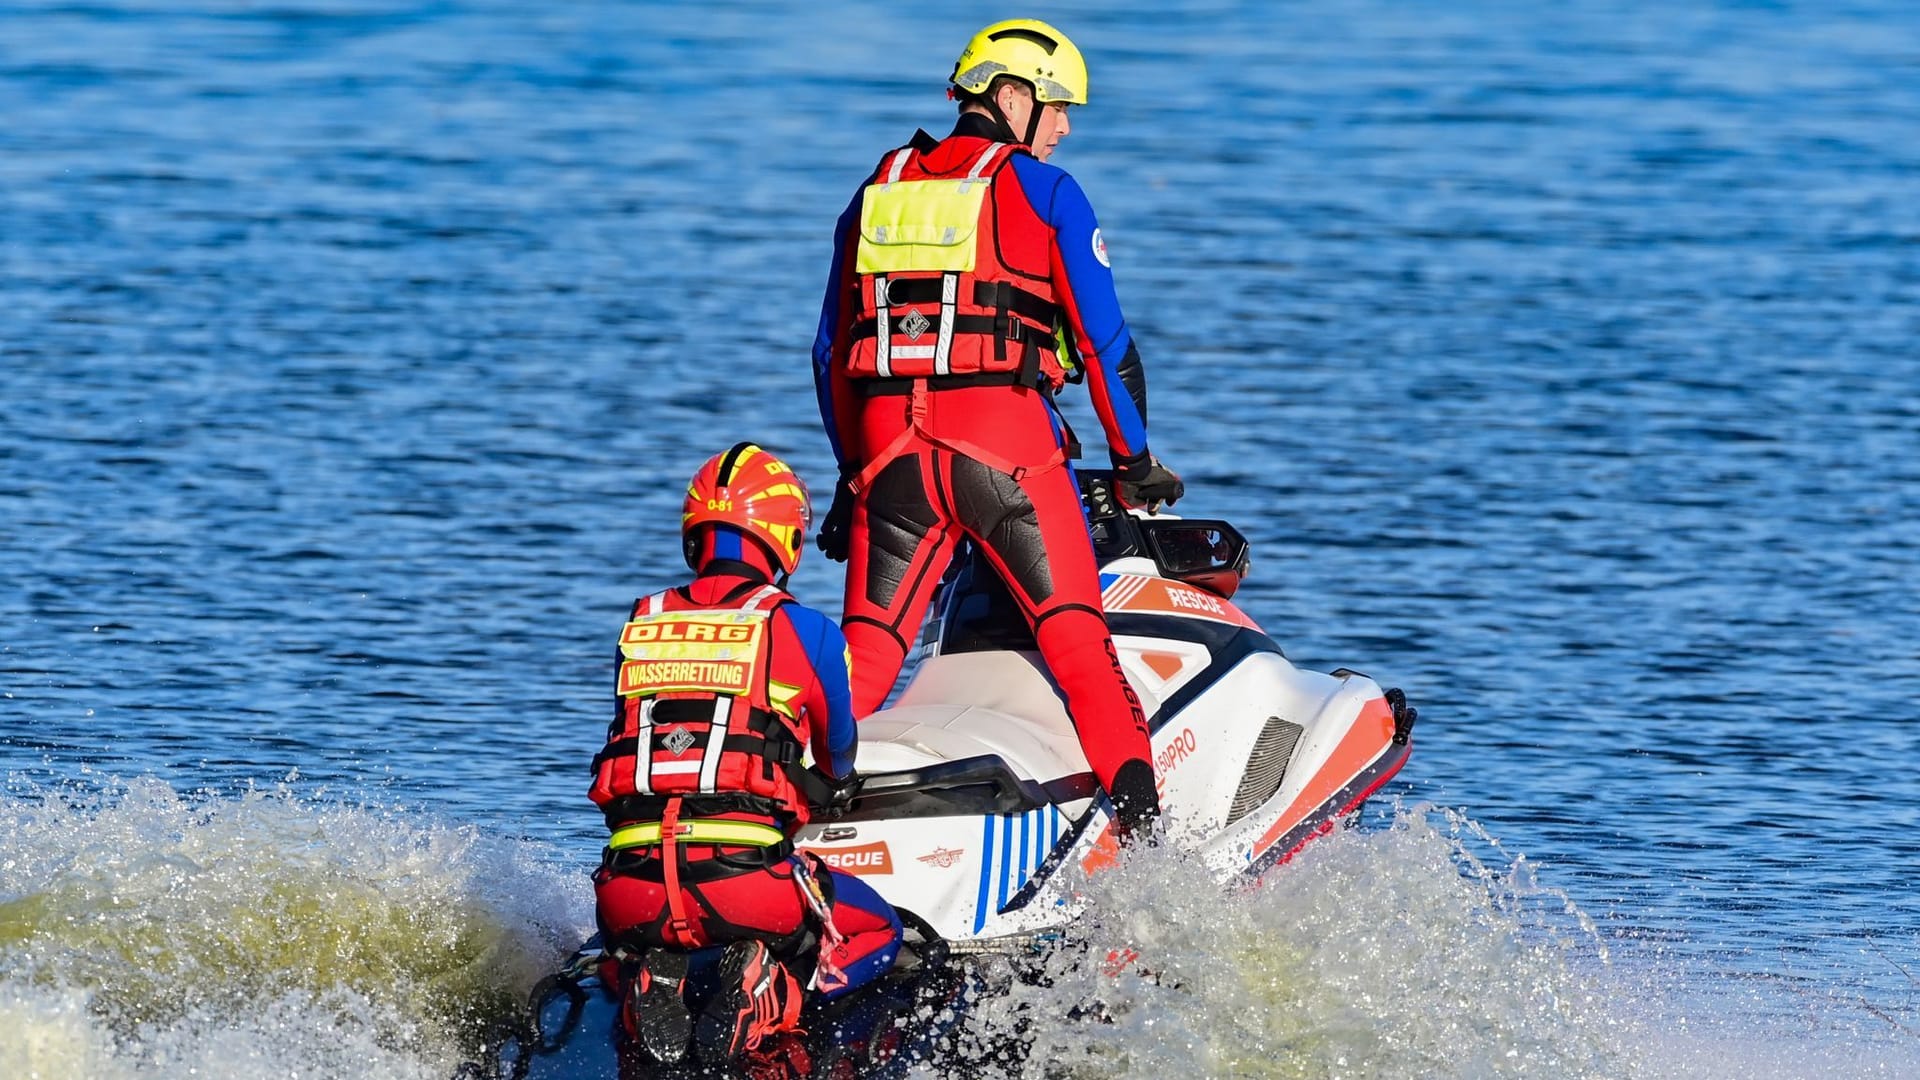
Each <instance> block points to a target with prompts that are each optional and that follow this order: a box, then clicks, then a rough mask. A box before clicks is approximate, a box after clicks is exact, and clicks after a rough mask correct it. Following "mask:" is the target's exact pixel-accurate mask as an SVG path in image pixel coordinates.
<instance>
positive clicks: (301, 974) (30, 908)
mask: <svg viewBox="0 0 1920 1080" xmlns="http://www.w3.org/2000/svg"><path fill="white" fill-rule="evenodd" d="M0 830H3V831H4V834H5V835H7V836H8V837H9V839H8V841H7V846H6V847H5V849H4V851H3V852H0V1035H4V1037H0V1075H4V1076H9V1077H34V1076H45V1077H62V1076H89V1077H121V1076H140V1077H146V1076H197V1077H206V1076H213V1077H222V1076H236V1077H237V1076H259V1075H275V1076H301V1077H304V1076H312V1077H348V1076H381V1077H411V1076H434V1077H444V1076H446V1075H448V1074H449V1072H450V1071H451V1070H452V1069H453V1067H454V1066H455V1064H456V1063H457V1062H459V1061H460V1060H462V1059H464V1058H465V1057H467V1056H469V1053H470V1051H471V1049H472V1048H473V1046H474V1045H475V1044H476V1043H477V1042H478V1041H479V1040H482V1039H484V1038H485V1037H486V1035H487V1033H488V1032H489V1031H490V1030H491V1025H492V1024H493V1023H494V1022H495V1021H496V1020H498V1019H499V1018H500V1017H502V1016H504V1015H505V1013H506V1010H508V1009H510V1008H511V1007H512V1006H513V1003H514V1002H516V1001H517V1000H518V997H519V995H520V994H522V993H524V990H525V988H526V987H527V986H529V985H530V984H531V983H532V982H533V981H534V980H535V979H537V978H538V977H539V975H540V974H541V973H543V972H544V971H546V970H548V969H550V968H551V967H552V966H553V964H554V963H555V962H556V961H557V960H558V958H559V957H560V956H561V955H563V954H564V952H565V950H566V949H567V948H568V947H570V946H571V945H572V944H574V943H575V942H577V940H578V938H579V936H580V935H581V933H582V932H583V929H582V927H583V922H584V921H587V920H585V919H584V918H583V911H584V908H583V905H584V903H585V899H584V890H583V886H582V882H581V881H580V880H579V879H578V875H575V874H569V873H564V872H562V871H559V870H556V869H554V868H552V867H550V866H548V865H546V864H544V863H543V862H542V861H541V860H540V858H539V851H538V849H537V848H535V847H534V846H533V845H530V844H526V843H520V842H514V841H506V840H501V839H498V838H488V837H485V836H483V835H481V834H479V833H478V832H477V831H475V830H473V829H471V828H453V827H448V826H444V825H437V824H422V823H421V822H420V821H418V820H410V819H409V818H408V816H407V815H403V814H399V813H395V812H391V811H381V810H377V809H370V808H366V807H354V806H343V805H330V804H326V803H322V802H318V801H313V800H310V799H303V798H301V797H299V796H296V795H294V794H293V793H291V792H288V791H285V790H279V791H272V792H252V793H248V794H246V795H243V796H240V797H238V798H235V799H215V798H195V797H183V796H181V795H180V794H178V793H176V792H175V791H174V790H173V789H172V788H170V787H169V786H167V785H166V784H165V783H163V782H160V781H157V780H140V781H133V782H129V783H127V784H126V785H125V786H124V788H121V789H118V790H115V791H113V792H110V793H107V794H103V795H93V796H76V795H74V794H72V793H71V792H63V793H48V792H40V791H29V792H26V793H24V794H17V795H16V794H10V795H7V796H0Z"/></svg>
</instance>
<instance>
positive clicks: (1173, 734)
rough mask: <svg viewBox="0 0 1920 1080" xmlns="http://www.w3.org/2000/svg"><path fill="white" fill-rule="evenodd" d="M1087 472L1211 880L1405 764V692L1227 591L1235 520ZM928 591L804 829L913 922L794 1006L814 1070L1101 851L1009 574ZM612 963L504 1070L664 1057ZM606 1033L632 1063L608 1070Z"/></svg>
mask: <svg viewBox="0 0 1920 1080" xmlns="http://www.w3.org/2000/svg"><path fill="white" fill-rule="evenodd" d="M1081 488H1082V493H1083V495H1084V496H1085V500H1086V505H1087V512H1088V523H1089V527H1090V528H1091V530H1092V533H1093V539H1094V547H1095V551H1096V552H1097V554H1098V556H1099V560H1100V565H1101V584H1102V588H1103V593H1102V600H1103V604H1104V606H1105V608H1106V612H1107V622H1108V625H1109V627H1110V628H1111V630H1112V633H1113V641H1114V647H1115V649H1116V651H1117V653H1118V658H1119V662H1120V666H1121V668H1122V669H1123V670H1124V671H1125V672H1126V675H1127V679H1128V681H1129V683H1130V684H1131V685H1132V687H1133V689H1134V691H1135V693H1137V694H1138V695H1139V698H1140V703H1141V706H1142V708H1143V710H1144V711H1145V712H1146V714H1147V716H1148V718H1149V726H1150V728H1151V730H1152V734H1153V753H1154V761H1153V765H1154V771H1155V774H1156V777H1157V778H1158V781H1159V784H1160V792H1161V802H1162V806H1163V808H1164V812H1165V830H1166V832H1165V837H1166V842H1170V843H1174V844H1179V845H1181V846H1183V847H1187V848H1190V849H1191V850H1194V851H1196V852H1198V853H1199V854H1200V855H1201V856H1202V857H1203V859H1204V861H1205V862H1206V864H1207V865H1208V866H1210V867H1211V868H1212V869H1213V871H1214V873H1215V875H1216V877H1217V878H1219V879H1220V880H1221V881H1223V882H1224V881H1229V880H1232V879H1235V878H1243V877H1247V876H1257V875H1259V874H1261V873H1263V872H1265V871H1266V870H1268V869H1270V868H1271V867H1273V866H1274V865H1276V864H1277V863H1280V862H1283V861H1285V860H1286V859H1287V858H1289V857H1291V856H1292V855H1293V853H1294V852H1296V851H1298V850H1299V849H1300V847H1301V846H1302V845H1304V844H1306V843H1307V842H1308V841H1310V840H1312V839H1313V838H1314V837H1316V836H1319V835H1322V834H1324V833H1326V832H1328V831H1330V830H1331V829H1332V827H1333V825H1334V823H1335V822H1336V821H1337V820H1338V819H1339V818H1340V817H1341V816H1342V815H1344V814H1348V813H1351V812H1352V811H1354V810H1356V809H1358V808H1359V807H1360V805H1361V804H1362V803H1364V802H1365V801H1366V799H1367V797H1368V796H1370V795H1372V794H1373V793H1374V792H1375V791H1376V790H1378V789H1379V788H1380V786H1381V785H1382V784H1385V783H1386V782H1387V781H1388V780H1389V779H1391V778H1392V777H1393V775H1394V774H1395V773H1397V772H1398V771H1399V770H1400V767H1401V766H1402V765H1403V764H1405V762H1406V760H1407V756H1408V754H1409V753H1410V752H1411V749H1412V747H1411V741H1410V736H1411V732H1412V728H1413V725H1414V721H1415V715H1416V714H1415V710H1414V709H1413V708H1412V707H1410V706H1409V705H1407V703H1406V699H1405V696H1404V695H1402V694H1401V693H1400V691H1398V690H1383V689H1382V688H1381V687H1380V686H1379V684H1377V683H1376V682H1374V681H1373V680H1372V679H1370V678H1368V677H1367V676H1365V675H1362V674H1360V673H1359V672H1356V671H1349V670H1346V669H1341V670H1338V671H1334V672H1332V673H1321V672H1316V671H1308V670H1304V669H1302V668H1299V667H1296V666H1294V664H1293V663H1291V662H1290V661H1289V660H1288V659H1287V658H1286V656H1285V654H1283V653H1282V652H1281V650H1280V647H1279V645H1277V644H1275V643H1274V641H1273V639H1272V638H1271V637H1269V636H1268V635H1267V634H1266V633H1265V632H1264V631H1262V630H1261V628H1260V627H1259V625H1258V624H1256V623H1255V622H1254V621H1253V620H1252V619H1251V618H1249V617H1248V616H1247V615H1246V614H1245V613H1244V612H1242V611H1241V610H1240V609H1239V608H1238V607H1237V606H1235V605H1234V603H1233V595H1234V592H1235V590H1236V589H1237V588H1238V586H1239V584H1240V582H1241V580H1242V578H1244V577H1245V575H1246V573H1247V569H1248V565H1249V557H1248V546H1247V542H1246V539H1245V538H1244V537H1243V536H1242V535H1241V534H1240V532H1239V531H1238V530H1236V529H1235V528H1234V527H1233V526H1232V525H1230V524H1228V523H1227V522H1225V521H1218V520H1204V519H1183V518H1176V517H1174V516H1172V515H1170V514H1161V515H1157V516H1148V515H1146V514H1143V513H1141V512H1139V511H1131V512H1130V511H1127V510H1125V509H1123V508H1121V507H1120V506H1119V504H1118V503H1117V502H1116V501H1115V499H1114V498H1113V493H1112V487H1111V478H1110V477H1109V476H1108V475H1107V474H1105V473H1097V472H1091V471H1089V472H1083V473H1082V474H1081ZM937 607H938V610H939V617H938V618H937V619H934V620H930V621H929V623H928V626H927V630H926V632H925V634H924V635H923V637H922V641H921V649H920V653H921V660H920V662H919V665H918V667H917V669H916V670H915V672H914V675H913V678H912V681H911V682H910V683H909V684H908V685H907V686H906V688H905V689H904V690H903V691H902V692H901V693H900V695H899V698H898V699H897V700H896V701H895V702H894V703H893V705H892V706H891V707H889V708H886V709H883V710H881V711H879V712H877V713H874V714H873V715H872V716H870V717H868V718H866V719H865V720H863V721H861V724H860V751H859V767H860V770H861V773H862V774H863V776H864V777H865V779H864V781H863V783H862V784H861V786H860V789H859V793H858V794H857V795H856V796H855V798H854V799H853V800H852V802H851V804H850V805H849V806H848V807H847V808H846V809H845V811H844V812H842V813H840V814H838V815H837V816H834V817H832V818H830V819H826V820H819V821H816V823H815V824H813V825H811V826H809V827H808V828H807V829H806V830H805V831H803V832H802V833H801V834H800V836H799V838H798V842H799V844H800V846H801V847H803V848H805V849H806V850H808V851H811V852H813V853H814V854H816V855H818V856H819V857H820V858H821V859H822V860H824V861H826V862H827V863H828V864H829V865H832V866H834V867H836V868H838V869H840V870H842V871H844V872H846V873H850V874H856V875H859V876H861V877H863V878H864V879H866V881H867V882H868V883H869V884H871V885H872V886H873V887H874V888H875V889H876V890H877V891H879V892H880V894H881V895H882V896H884V897H885V898H886V899H887V900H888V901H889V902H890V903H892V904H893V905H894V906H895V907H896V908H897V909H899V910H900V912H901V916H902V920H903V922H904V923H905V924H906V925H907V926H908V928H909V931H908V939H907V942H906V945H905V947H904V948H903V949H902V952H901V956H902V960H901V962H900V964H899V966H898V968H897V969H896V971H895V972H894V973H893V974H891V975H889V976H887V977H885V978H883V979H881V980H878V982H877V983H875V984H874V985H873V986H872V987H871V988H866V989H862V990H861V991H859V992H857V993H854V994H851V995H848V996H847V997H845V998H842V999H841V1000H840V1001H838V1002H835V1003H833V1005H832V1006H829V1007H824V1008H823V1007H819V1006H815V1007H814V1008H813V1009H811V1010H810V1012H809V1014H808V1016H807V1017H806V1018H803V1019H804V1021H805V1022H806V1023H807V1024H808V1031H809V1032H810V1033H813V1034H811V1035H810V1036H809V1038H808V1040H807V1047H806V1050H807V1051H808V1053H807V1054H806V1055H804V1056H807V1057H809V1058H810V1059H811V1065H810V1067H811V1068H812V1070H813V1075H820V1076H828V1075H858V1076H866V1075H882V1074H884V1070H882V1071H881V1072H876V1071H875V1070H876V1069H880V1068H881V1062H882V1059H895V1060H898V1061H900V1062H901V1063H902V1065H903V1066H904V1063H905V1061H907V1060H910V1059H911V1058H913V1057H915V1056H916V1055H917V1052H918V1051H922V1050H925V1049H928V1048H930V1045H931V1043H930V1040H932V1039H934V1038H937V1037H938V1035H939V1033H938V1032H926V1031H912V1032H910V1031H904V1030H902V1029H901V1028H900V1027H898V1026H896V1025H894V1023H893V1019H892V1018H893V1017H896V1016H907V1015H915V1014H916V1013H917V1014H918V1015H921V1016H925V1015H931V1013H932V1012H933V1011H944V1012H945V1013H946V1014H947V1015H949V1016H951V1015H952V1014H953V1013H954V1011H955V1010H954V1009H946V1010H924V1009H921V1008H920V1006H923V1005H925V1004H927V1003H928V1001H929V1000H932V1001H934V1002H935V1003H953V1002H956V1001H957V1000H959V998H960V993H961V990H962V988H963V987H962V984H963V983H964V976H963V974H962V972H961V969H963V968H964V967H965V964H964V963H963V961H964V959H965V957H964V955H963V954H968V953H978V952H985V951H1015V950H1028V949H1031V948H1033V947H1034V941H1035V938H1036V935H1041V936H1045V935H1048V934H1051V933H1053V932H1055V931H1057V930H1058V929H1059V928H1060V927H1062V926H1064V925H1065V924H1067V923H1068V922H1069V921H1070V920H1071V919H1072V917H1073V914H1074V913H1073V908H1072V900H1071V897H1070V896H1069V895H1068V892H1067V889H1066V881H1065V880H1064V879H1066V878H1068V877H1070V876H1071V875H1063V874H1061V870H1062V869H1063V868H1069V867H1074V866H1080V867H1084V868H1087V869H1090V870H1097V869H1098V868H1099V867H1100V866H1101V865H1102V864H1103V863H1104V862H1105V861H1107V860H1110V859H1112V858H1114V857H1115V855H1116V854H1117V844H1116V843H1115V838H1114V834H1113V812H1112V807H1111V805H1110V804H1109V803H1108V802H1107V800H1106V798H1105V796H1104V795H1101V794H1100V792H1099V791H1098V788H1097V785H1096V784H1095V782H1094V779H1093V776H1092V773H1091V772H1090V771H1089V770H1088V767H1087V763H1086V758H1085V756H1084V755H1083V754H1082V752H1081V749H1080V743H1079V739H1078V738H1077V737H1076V736H1075V734H1074V730H1073V724H1072V721H1071V719H1070V718H1069V717H1068V715H1067V712H1066V709H1065V707H1064V706H1063V704H1062V702H1061V698H1060V695H1059V694H1058V693H1057V692H1056V690H1055V689H1054V685H1053V683H1052V681H1051V680H1050V679H1049V677H1048V675H1047V673H1046V669H1045V667H1044V666H1043V664H1042V662H1041V660H1040V657H1039V654H1038V653H1037V652H1036V651H1035V649H1034V644H1033V637H1032V634H1031V632H1030V631H1029V629H1028V627H1027V625H1026V623H1025V621H1024V620H1023V619H1022V617H1021V615H1020V613H1019V611H1018V609H1017V608H1016V607H1015V606H1014V604H1013V602H1012V600H1011V598H1010V597H1008V595H1007V593H1006V590H1005V587H1004V586H1003V585H1002V584H1001V583H1000V582H999V580H998V578H997V577H996V576H995V575H994V573H993V572H992V570H991V569H990V568H989V567H988V566H987V565H986V563H985V562H984V561H983V560H981V559H979V558H977V557H975V558H969V559H961V560H958V561H957V562H956V564H955V569H954V570H953V571H952V572H951V573H950V574H949V577H948V579H947V581H946V582H945V584H944V585H943V587H942V590H941V594H940V599H939V602H938V604H937ZM610 963H611V961H610V960H608V959H607V958H605V957H603V956H601V954H600V953H599V948H598V944H597V943H590V944H589V946H588V947H587V948H586V949H584V950H582V952H581V953H580V954H578V955H577V956H576V958H575V961H574V963H573V965H572V966H571V967H570V968H569V970H570V971H572V972H573V973H574V975H573V976H571V977H566V976H563V977H559V978H556V979H549V980H548V981H547V982H546V983H543V984H542V987H541V988H539V989H538V990H536V1000H535V1002H534V1009H535V1014H536V1016H535V1030H533V1031H531V1032H528V1033H526V1035H525V1037H524V1038H523V1039H521V1040H518V1042H519V1045H518V1047H509V1048H508V1052H509V1056H510V1057H511V1058H512V1064H511V1065H506V1063H505V1062H504V1061H503V1066H504V1068H503V1072H504V1074H506V1075H513V1076H599V1075H607V1076H614V1075H620V1076H626V1077H632V1076H647V1075H678V1074H675V1073H670V1072H665V1071H658V1072H649V1071H644V1070H643V1071H638V1072H636V1071H633V1067H632V1057H631V1055H632V1054H633V1053H636V1052H637V1051H636V1049H635V1048H632V1047H626V1046H625V1044H626V1043H627V1039H626V1036H625V1035H624V1033H623V1032H622V1031H621V1030H620V1025H619V1021H618V1015H619V1003H618V1001H616V1000H615V999H614V993H613V991H612V990H611V988H610V985H609V984H610V982H611V976H612V972H611V971H610V970H609V969H608V965H609V964H610ZM863 1006H866V1007H865V1008H864V1009H863ZM576 1044H585V1047H586V1048H587V1049H586V1050H585V1051H584V1052H585V1053H586V1054H587V1055H588V1056H590V1057H591V1059H592V1060H593V1061H595V1062H598V1065H597V1066H594V1067H591V1068H590V1067H588V1066H587V1063H588V1057H585V1056H581V1055H582V1053H583V1047H582V1045H576ZM623 1047H624V1051H623ZM896 1051H898V1053H896ZM622 1052H624V1053H626V1054H627V1055H628V1056H629V1068H628V1069H627V1070H626V1071H621V1072H615V1071H609V1070H613V1069H614V1065H613V1061H614V1059H615V1057H616V1056H619V1054H620V1053H622ZM836 1062H837V1063H839V1064H835V1063H836ZM594 1068H597V1069H598V1070H599V1071H594ZM848 1068H852V1069H853V1070H854V1071H852V1072H846V1071H845V1070H846V1069H848ZM823 1069H824V1070H827V1071H822V1070H823ZM836 1069H837V1070H840V1071H839V1072H835V1071H833V1070H836ZM776 1075H778V1074H776ZM802 1075H804V1073H802Z"/></svg>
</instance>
